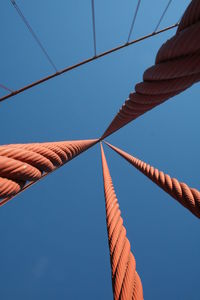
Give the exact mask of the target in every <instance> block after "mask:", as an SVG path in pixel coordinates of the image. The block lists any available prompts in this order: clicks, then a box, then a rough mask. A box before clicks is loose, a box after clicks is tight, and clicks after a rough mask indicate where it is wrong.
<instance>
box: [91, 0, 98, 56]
mask: <svg viewBox="0 0 200 300" xmlns="http://www.w3.org/2000/svg"><path fill="white" fill-rule="evenodd" d="M91 4H92V27H93V42H94V57H96V56H97V49H96V30H95V11H94V0H91Z"/></svg>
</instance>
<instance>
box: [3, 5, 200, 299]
mask: <svg viewBox="0 0 200 300" xmlns="http://www.w3.org/2000/svg"><path fill="white" fill-rule="evenodd" d="M17 3H18V4H19V6H20V8H21V10H22V11H23V13H24V14H25V16H26V17H27V19H28V20H29V22H30V24H31V26H32V27H33V28H34V30H35V32H36V33H37V35H38V36H39V37H40V39H41V40H42V42H43V44H44V46H45V47H46V49H47V50H48V53H49V55H50V56H51V58H52V59H53V61H54V62H55V64H56V66H57V68H58V69H60V68H63V67H65V66H68V65H71V64H73V63H76V62H78V61H80V60H83V59H86V58H88V57H89V56H92V55H93V40H92V26H91V25H92V23H91V3H90V1H86V0H85V1H71V0H70V1H64V0H62V1H61V0H60V1H57V2H55V1H52V0H49V1H47V0H43V1H39V0H35V1H22V0H21V1H20V0H19V1H17ZM166 3H167V1H166V0H162V1H161V0H160V1H157V0H152V1H147V0H143V1H142V2H141V7H140V10H139V13H138V17H137V21H136V24H135V28H134V31H133V34H132V38H136V37H139V36H141V35H144V34H147V33H149V32H151V31H152V30H153V29H154V28H155V26H156V23H157V21H158V19H159V17H160V15H161V13H162V11H163V9H164V7H165V5H166ZM188 3H189V1H185V0H184V1H181V3H180V1H179V3H178V1H173V2H172V5H171V7H170V9H169V11H168V12H167V15H166V17H165V19H164V20H163V22H162V24H161V27H164V26H168V25H171V24H173V23H175V22H176V21H177V20H178V19H179V18H180V16H181V14H182V13H183V11H184V10H185V8H186V6H187V5H188ZM0 5H1V9H0V24H1V26H0V28H1V49H0V53H1V56H0V62H1V72H0V83H2V84H5V85H7V86H8V87H10V88H11V89H16V88H19V87H21V86H23V85H25V84H27V83H29V82H32V81H34V80H36V79H39V78H40V77H43V76H46V75H48V74H49V73H51V72H52V71H53V70H52V67H51V66H50V65H49V63H48V61H47V60H46V59H45V57H44V55H43V53H42V52H41V51H40V49H39V48H38V45H37V44H36V43H35V41H34V40H33V39H32V37H31V36H30V34H29V32H28V31H27V29H26V27H25V26H24V24H23V23H22V21H21V19H20V18H19V16H18V15H17V13H16V11H15V10H14V8H13V6H12V5H11V3H10V2H9V1H8V0H2V1H1V4H0ZM135 5H136V1H131V0H130V1H128V0H127V1H114V0H112V1H111V0H110V1H98V0H96V1H95V11H96V34H97V52H100V51H105V50H107V49H109V48H111V47H114V46H117V45H118V44H120V43H123V42H125V41H126V39H127V36H128V33H129V28H130V24H131V20H132V16H133V12H134V8H135ZM174 33H175V30H172V31H169V32H166V33H163V34H162V35H159V36H156V37H153V38H151V39H148V40H146V41H143V42H141V43H139V44H135V45H133V46H130V47H128V48H126V49H124V50H121V51H119V52H116V53H113V54H111V55H109V56H107V57H104V58H102V59H99V60H98V61H95V62H93V63H90V64H88V65H85V66H83V67H81V68H79V69H76V70H73V71H71V72H69V73H67V74H65V75H62V76H59V77H57V78H55V79H53V80H51V81H48V82H46V83H45V84H43V85H40V86H37V87H35V88H33V89H31V90H29V91H26V92H24V93H23V94H20V95H18V96H16V97H13V98H11V99H9V100H7V101H5V102H2V103H1V119H0V123H1V128H2V130H1V144H8V143H26V142H46V141H59V140H72V139H87V138H96V137H99V136H100V135H101V134H102V133H103V132H104V130H105V129H106V127H107V125H108V124H109V123H110V121H111V120H112V118H113V117H114V115H115V114H116V112H117V111H118V109H119V107H120V106H121V105H122V103H123V102H124V100H125V99H126V98H127V97H128V95H129V93H130V92H131V91H133V89H134V85H135V84H136V83H137V82H139V81H141V80H142V75H143V72H144V70H145V69H146V68H147V67H149V66H151V65H152V64H153V63H154V60H155V56H156V53H157V50H158V49H159V47H160V46H161V45H162V43H163V42H164V41H166V39H168V38H170V37H171V36H172V34H174ZM199 91H200V90H199V84H196V85H194V86H193V87H191V88H190V89H189V90H187V91H185V92H184V93H182V94H180V95H178V96H176V97H174V98H173V99H171V100H169V101H167V102H166V103H165V104H163V105H161V106H158V107H157V108H155V109H153V110H152V111H150V112H148V113H147V114H145V115H143V116H142V117H140V118H138V119H137V120H136V121H134V122H132V123H130V124H128V125H127V126H126V127H124V128H123V129H121V130H120V131H119V132H116V133H115V134H113V135H112V136H110V137H109V138H108V139H107V140H108V141H109V142H110V143H113V144H114V145H115V146H117V147H120V148H122V149H123V150H125V151H127V152H128V153H130V154H133V155H134V156H137V157H138V158H140V159H142V160H144V161H146V162H148V163H150V164H152V165H153V166H155V167H157V168H158V169H160V170H163V171H164V172H166V173H168V174H170V175H171V176H172V177H176V178H178V179H179V180H180V181H183V182H186V183H187V184H188V185H189V186H191V187H195V188H198V187H199V174H198V169H199V151H200V143H199V138H198V136H199V109H200V104H199V99H198V97H199ZM0 93H1V95H4V94H5V93H4V91H3V90H0ZM104 149H105V154H106V156H107V160H108V165H109V168H110V172H111V176H112V178H113V183H114V186H115V190H116V194H117V197H118V200H119V203H120V207H121V211H122V217H123V219H124V224H125V226H126V229H127V236H128V238H129V240H130V242H131V246H132V251H133V253H134V255H135V258H136V263H137V270H138V273H139V274H140V277H141V279H142V283H143V288H144V297H145V299H152V300H153V299H162V300H167V299H173V300H179V299H180V300H188V299H191V300H196V299H199V288H198V285H199V275H200V272H199V264H198V261H199V248H200V241H199V238H198V236H199V228H198V223H199V221H198V220H197V218H195V217H194V216H193V215H192V214H191V213H190V212H188V211H187V210H186V209H184V208H183V207H181V206H180V205H179V204H178V203H176V201H175V200H173V199H172V198H171V197H170V196H169V195H167V194H165V193H164V192H163V191H162V190H160V189H159V188H158V187H157V186H155V185H154V184H153V183H152V182H151V181H149V180H148V179H147V178H146V177H145V176H144V175H142V174H141V173H139V172H138V171H137V170H136V169H134V168H133V167H132V166H130V165H129V164H128V163H127V162H126V161H124V160H123V159H122V158H121V157H119V156H118V155H117V154H116V153H114V152H112V151H111V150H110V149H108V148H107V146H105V147H104ZM0 236H1V262H0V281H1V289H0V297H1V299H3V300H12V299H22V300H23V299H26V300H27V299H28V300H32V299H36V298H37V299H38V300H40V299H50V300H51V299H58V298H59V299H80V298H82V299H97V300H98V299H112V286H111V272H110V262H109V251H108V242H107V232H106V223H105V207H104V194H103V182H102V170H101V159H100V148H99V145H96V146H94V147H93V148H92V149H89V150H88V151H87V152H86V153H83V154H82V155H80V156H79V157H77V158H76V159H74V160H73V161H71V162H70V163H69V164H67V165H65V166H64V167H63V168H60V169H59V170H58V171H56V172H55V173H53V174H51V175H50V176H47V177H46V178H45V179H44V180H43V181H41V182H40V183H38V184H36V185H35V186H34V187H32V188H30V189H28V190H27V191H25V192H24V193H22V194H20V195H19V196H18V197H16V198H15V199H14V200H13V201H11V202H10V203H9V204H7V205H5V206H3V207H2V208H1V209H0Z"/></svg>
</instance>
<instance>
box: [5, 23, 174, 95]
mask: <svg viewBox="0 0 200 300" xmlns="http://www.w3.org/2000/svg"><path fill="white" fill-rule="evenodd" d="M177 26H178V23H176V24H174V25H171V26H169V27H166V28H163V29H161V30H159V31H156V32H152V33H150V34H148V35H145V36H142V37H140V38H138V39H136V40H133V41H131V42H129V43H125V44H123V45H120V46H117V47H115V48H112V49H110V50H108V51H105V52H102V53H100V54H98V55H97V56H95V57H94V56H93V57H90V58H88V59H86V60H83V61H81V62H79V63H77V64H75V65H72V66H70V67H67V68H65V69H62V70H60V71H57V72H56V73H53V74H51V75H49V76H47V77H44V78H42V79H39V80H37V81H35V82H32V83H30V84H28V85H26V86H24V87H22V88H20V89H18V90H15V91H13V92H12V93H10V94H8V95H6V96H4V97H1V98H0V101H4V100H6V99H8V98H11V97H13V96H15V95H17V94H20V93H22V92H24V91H26V90H28V89H31V88H32V87H34V86H36V85H39V84H41V83H43V82H45V81H48V80H49V79H52V78H54V77H56V76H59V75H61V74H63V73H67V72H69V71H71V70H73V69H76V68H78V67H80V66H82V65H85V64H87V63H89V62H91V61H94V60H96V59H99V58H101V57H103V56H106V55H108V54H110V53H113V52H116V51H118V50H121V49H123V48H126V47H128V46H130V45H133V44H136V43H138V42H141V41H143V40H146V39H148V38H150V37H152V36H155V35H158V34H160V33H162V32H165V31H168V30H170V29H173V28H175V27H177Z"/></svg>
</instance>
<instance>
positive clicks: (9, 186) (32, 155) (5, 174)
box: [0, 140, 98, 206]
mask: <svg viewBox="0 0 200 300" xmlns="http://www.w3.org/2000/svg"><path fill="white" fill-rule="evenodd" d="M97 142H98V140H79V141H66V142H52V143H31V144H10V145H5V146H0V198H1V199H3V200H1V201H0V206H2V205H3V204H5V203H6V202H8V201H9V200H11V198H13V196H15V195H16V194H18V193H20V192H21V191H22V190H23V189H26V187H28V186H30V185H32V183H33V182H36V181H38V180H40V179H41V178H43V177H44V176H46V175H47V174H49V173H51V172H52V171H54V170H55V169H57V168H59V167H61V166H62V165H63V164H65V163H67V162H68V161H70V160H71V159H73V158H74V157H76V156H77V155H79V154H80V153H81V152H83V151H85V150H87V149H88V148H90V147H91V146H93V145H94V144H96V143H97Z"/></svg>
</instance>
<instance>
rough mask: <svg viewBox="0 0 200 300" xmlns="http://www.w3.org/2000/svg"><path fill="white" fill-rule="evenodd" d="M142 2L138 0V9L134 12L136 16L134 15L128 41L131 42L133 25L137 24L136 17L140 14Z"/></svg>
mask: <svg viewBox="0 0 200 300" xmlns="http://www.w3.org/2000/svg"><path fill="white" fill-rule="evenodd" d="M140 2H141V0H138V3H137V6H136V9H135V13H134V16H133V20H132V24H131V28H130V31H129V35H128V39H127V43H129V41H130V38H131V34H132V31H133V27H134V25H135V20H136V17H137V14H138V10H139V7H140Z"/></svg>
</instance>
